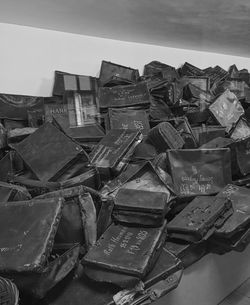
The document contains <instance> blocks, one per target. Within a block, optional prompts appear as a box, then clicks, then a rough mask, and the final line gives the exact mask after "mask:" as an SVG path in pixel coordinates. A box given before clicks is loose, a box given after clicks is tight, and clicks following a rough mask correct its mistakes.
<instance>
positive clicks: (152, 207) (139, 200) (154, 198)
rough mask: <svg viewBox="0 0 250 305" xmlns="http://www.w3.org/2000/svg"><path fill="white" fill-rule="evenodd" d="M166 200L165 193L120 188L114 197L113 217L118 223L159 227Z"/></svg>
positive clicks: (163, 216)
mask: <svg viewBox="0 0 250 305" xmlns="http://www.w3.org/2000/svg"><path fill="white" fill-rule="evenodd" d="M168 200H169V197H168V196H167V194H166V193H157V192H149V191H141V190H133V189H123V188H121V189H120V190H119V191H118V192H117V194H116V196H115V198H114V202H115V205H114V210H113V217H114V219H115V220H116V221H117V222H120V223H125V224H130V225H135V226H152V227H159V226H161V225H162V224H163V222H164V219H165V216H166V213H167V211H168Z"/></svg>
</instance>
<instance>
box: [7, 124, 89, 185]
mask: <svg viewBox="0 0 250 305" xmlns="http://www.w3.org/2000/svg"><path fill="white" fill-rule="evenodd" d="M12 147H13V148H14V149H15V150H16V151H17V153H18V154H19V155H20V156H21V158H22V159H23V160H24V162H25V163H26V164H27V165H28V167H29V168H30V169H31V170H32V172H33V173H34V174H35V175H36V176H37V178H38V179H39V180H41V181H48V180H51V179H56V177H59V176H60V175H61V174H62V173H63V171H64V170H65V169H66V168H67V167H69V166H70V165H71V164H73V163H74V162H76V160H77V159H78V158H80V157H83V161H84V160H85V162H86V163H87V162H88V156H87V154H86V153H85V152H84V150H83V149H82V148H81V146H79V145H78V144H76V143H75V142H74V141H72V140H71V139H70V138H69V137H67V136H66V135H65V134H64V133H63V132H61V131H60V130H59V129H58V128H57V127H55V126H54V125H53V124H52V123H49V122H48V123H45V124H44V125H43V126H41V127H40V128H38V129H37V130H36V131H35V132H34V133H33V134H31V135H30V136H28V137H27V138H25V139H24V140H23V141H22V142H20V143H18V144H12Z"/></svg>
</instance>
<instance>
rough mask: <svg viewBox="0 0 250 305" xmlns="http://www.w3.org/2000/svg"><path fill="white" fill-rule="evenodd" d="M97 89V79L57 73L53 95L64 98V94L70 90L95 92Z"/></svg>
mask: <svg viewBox="0 0 250 305" xmlns="http://www.w3.org/2000/svg"><path fill="white" fill-rule="evenodd" d="M96 87H97V80H96V78H95V77H92V76H86V75H76V74H71V73H67V72H61V71H55V79H54V87H53V95H56V96H63V94H64V92H65V91H68V90H74V91H77V90H85V91H95V90H96Z"/></svg>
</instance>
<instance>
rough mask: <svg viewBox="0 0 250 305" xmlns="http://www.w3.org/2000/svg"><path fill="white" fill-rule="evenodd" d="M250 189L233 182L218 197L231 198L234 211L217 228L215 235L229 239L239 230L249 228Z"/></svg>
mask: <svg viewBox="0 0 250 305" xmlns="http://www.w3.org/2000/svg"><path fill="white" fill-rule="evenodd" d="M249 196H250V190H249V189H248V188H245V187H240V186H237V185H233V184H228V185H227V186H226V187H225V188H224V189H223V190H221V192H220V193H219V194H217V196H216V197H218V198H228V199H229V200H231V202H232V205H233V209H234V213H233V215H232V216H231V217H229V219H227V221H226V222H225V223H224V225H223V226H222V227H221V228H219V229H217V230H216V232H215V234H214V235H215V237H221V238H225V239H229V238H230V237H232V236H234V235H235V234H236V233H238V232H242V231H244V230H245V229H246V228H247V229H248V227H249V225H250V206H249Z"/></svg>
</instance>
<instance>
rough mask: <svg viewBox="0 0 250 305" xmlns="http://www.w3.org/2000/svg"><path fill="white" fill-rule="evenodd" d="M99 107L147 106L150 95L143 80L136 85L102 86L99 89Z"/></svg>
mask: <svg viewBox="0 0 250 305" xmlns="http://www.w3.org/2000/svg"><path fill="white" fill-rule="evenodd" d="M99 103H100V108H101V109H103V110H105V109H107V108H117V107H129V106H138V105H140V106H148V105H149V104H150V95H149V91H148V87H147V84H146V83H145V82H141V83H138V84H136V85H127V86H116V87H111V88H108V87H103V88H100V89H99Z"/></svg>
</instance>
